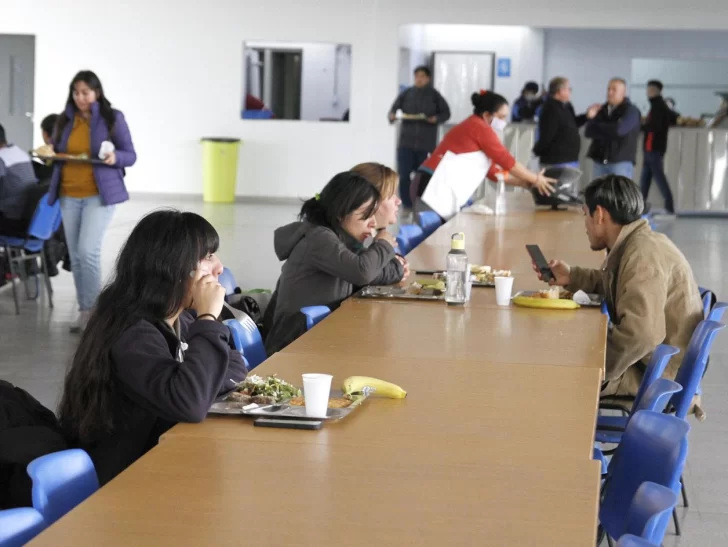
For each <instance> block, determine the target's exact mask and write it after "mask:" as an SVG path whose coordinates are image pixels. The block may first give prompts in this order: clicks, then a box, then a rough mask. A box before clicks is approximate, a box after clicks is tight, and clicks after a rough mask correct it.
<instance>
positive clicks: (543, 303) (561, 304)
mask: <svg viewBox="0 0 728 547" xmlns="http://www.w3.org/2000/svg"><path fill="white" fill-rule="evenodd" d="M513 303H514V304H515V305H516V306H523V307H524V308H541V309H551V310H575V309H577V308H579V307H580V306H579V304H577V303H576V302H574V301H573V300H566V299H564V298H558V299H556V298H533V297H531V296H516V297H515V298H513Z"/></svg>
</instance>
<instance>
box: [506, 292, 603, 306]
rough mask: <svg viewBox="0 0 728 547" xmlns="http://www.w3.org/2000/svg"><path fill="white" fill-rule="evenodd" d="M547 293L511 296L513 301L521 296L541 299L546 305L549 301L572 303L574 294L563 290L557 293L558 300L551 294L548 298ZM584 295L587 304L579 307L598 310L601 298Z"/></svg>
mask: <svg viewBox="0 0 728 547" xmlns="http://www.w3.org/2000/svg"><path fill="white" fill-rule="evenodd" d="M549 293H550V291H549V290H544V291H519V292H517V293H516V294H514V295H513V298H514V299H515V298H518V297H519V296H523V297H526V298H535V299H542V300H544V301H545V302H546V303H548V302H549V301H551V302H558V301H559V300H568V301H573V298H574V293H572V292H569V291H565V290H560V291H559V293H558V298H557V297H556V296H554V295H553V294H551V295H550V296H549ZM584 294H586V295H587V296H588V297H589V303H588V304H587V303H582V302H579V305H580V306H581V307H585V308H599V307H601V305H602V297H601V296H599V295H598V294H589V293H584ZM544 307H547V306H546V305H544ZM555 307H556V306H555Z"/></svg>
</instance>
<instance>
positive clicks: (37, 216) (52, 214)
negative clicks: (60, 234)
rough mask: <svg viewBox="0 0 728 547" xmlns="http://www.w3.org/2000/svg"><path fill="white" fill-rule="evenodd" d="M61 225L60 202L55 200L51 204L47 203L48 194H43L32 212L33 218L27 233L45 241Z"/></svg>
mask: <svg viewBox="0 0 728 547" xmlns="http://www.w3.org/2000/svg"><path fill="white" fill-rule="evenodd" d="M60 226H61V202H60V200H57V201H56V202H55V203H54V204H53V205H48V194H46V195H44V196H43V197H42V198H41V199H40V201H39V202H38V205H37V206H36V208H35V212H34V213H33V218H32V220H31V221H30V226H29V227H28V235H30V236H33V237H34V238H36V239H40V240H42V241H46V240H48V239H50V238H51V236H52V235H53V234H54V233H55V232H56V230H58V228H59V227H60Z"/></svg>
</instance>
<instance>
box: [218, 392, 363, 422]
mask: <svg viewBox="0 0 728 547" xmlns="http://www.w3.org/2000/svg"><path fill="white" fill-rule="evenodd" d="M331 395H332V397H331V398H330V399H329V408H328V410H327V411H326V417H325V418H323V417H316V418H315V419H317V420H326V421H330V422H336V421H338V420H341V419H343V418H346V417H347V416H348V415H349V414H351V413H352V412H353V411H354V410H355V409H356V408H357V407H359V406H360V405H361V403H362V402H363V401H364V399H366V397H364V396H357V397H351V398H349V397H345V396H343V395H342V394H341V392H338V393H337V392H332V394H331ZM210 414H228V415H237V416H240V415H244V416H253V417H255V418H281V419H287V420H310V419H312V418H311V417H310V416H307V415H306V406H305V401H304V398H303V397H294V398H292V399H287V400H283V401H280V402H277V403H273V404H257V403H250V404H247V405H246V404H244V403H236V402H233V401H218V402H215V403H213V405H212V407H211V408H210Z"/></svg>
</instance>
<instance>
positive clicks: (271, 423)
mask: <svg viewBox="0 0 728 547" xmlns="http://www.w3.org/2000/svg"><path fill="white" fill-rule="evenodd" d="M321 423H322V422H321V420H285V419H283V420H282V419H277V418H258V419H257V420H255V421H254V422H253V425H255V426H256V427H282V428H284V429H321Z"/></svg>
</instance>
